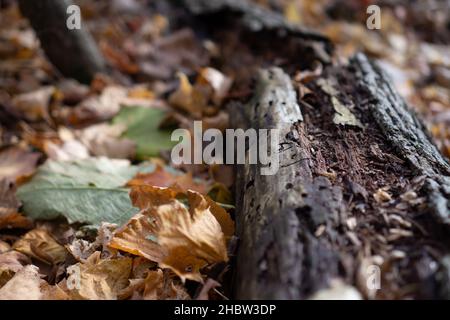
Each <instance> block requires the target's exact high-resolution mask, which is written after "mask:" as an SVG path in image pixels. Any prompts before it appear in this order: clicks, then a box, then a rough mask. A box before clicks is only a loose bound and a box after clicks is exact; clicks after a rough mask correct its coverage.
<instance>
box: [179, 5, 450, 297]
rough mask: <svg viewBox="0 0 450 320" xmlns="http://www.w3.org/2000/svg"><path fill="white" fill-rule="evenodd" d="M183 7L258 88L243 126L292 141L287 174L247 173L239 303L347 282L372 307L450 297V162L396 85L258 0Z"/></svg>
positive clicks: (239, 114)
mask: <svg viewBox="0 0 450 320" xmlns="http://www.w3.org/2000/svg"><path fill="white" fill-rule="evenodd" d="M176 2H177V3H179V4H181V5H183V7H184V8H185V9H186V11H187V12H188V14H189V15H190V16H195V17H196V19H195V20H188V21H189V23H190V25H193V26H194V27H195V28H196V29H199V30H200V32H199V33H200V34H205V33H206V34H208V35H209V36H210V37H211V38H212V39H214V40H215V41H219V42H220V43H221V44H222V46H221V49H222V51H223V52H222V55H223V57H222V62H221V64H220V66H219V67H220V68H222V69H221V70H224V71H225V72H227V71H228V70H229V71H230V73H232V74H234V75H235V87H237V88H238V91H239V90H241V87H242V88H247V91H245V90H243V91H244V92H250V91H251V92H253V94H252V98H251V100H250V101H249V102H247V103H242V102H237V101H232V102H231V103H230V104H229V111H230V112H229V113H230V118H231V121H232V126H234V127H238V128H244V129H245V128H254V129H271V128H277V129H278V130H279V132H280V142H279V150H278V152H279V162H280V163H279V170H278V172H277V173H276V174H275V175H262V174H261V166H260V165H249V164H246V165H237V166H236V171H237V178H236V182H235V186H236V192H235V194H236V204H237V207H236V223H237V235H238V237H239V238H240V240H239V245H238V252H237V257H236V260H235V261H236V270H235V280H234V291H235V292H234V294H235V298H241V299H302V298H308V297H311V296H312V295H314V294H315V293H317V292H318V291H320V290H321V289H326V288H329V287H330V286H336V283H338V282H336V281H334V279H339V281H340V283H344V284H345V285H343V286H342V287H341V290H342V288H344V289H345V290H346V289H350V286H351V287H356V288H357V289H358V292H359V293H360V294H361V296H362V297H364V298H375V297H376V298H411V297H412V298H448V297H450V263H449V261H450V257H449V252H450V240H449V239H450V237H449V236H448V235H449V232H448V231H449V222H450V165H449V163H448V162H447V160H445V159H444V158H443V156H442V155H441V154H440V153H439V151H438V150H437V148H436V147H435V146H434V144H433V143H432V141H431V138H430V137H429V136H428V135H427V133H426V130H425V129H424V126H423V125H422V124H421V122H420V121H419V120H418V119H417V117H416V116H415V115H414V113H413V112H412V111H411V110H410V109H409V108H408V106H407V105H406V103H405V102H404V100H403V99H402V98H401V97H400V96H399V95H398V94H397V93H396V91H395V89H394V88H393V85H392V84H391V81H390V79H389V77H387V76H386V75H385V74H384V72H383V71H381V70H380V69H379V68H378V67H377V66H376V64H374V63H373V62H371V61H370V60H368V59H367V58H366V57H365V56H364V55H362V54H358V55H356V56H355V57H354V58H353V59H351V60H350V62H349V63H348V64H346V65H333V63H332V60H333V59H332V58H331V57H332V45H331V44H330V42H329V41H328V39H326V37H323V36H321V35H320V34H317V33H316V32H313V31H311V30H307V29H304V28H299V27H294V26H291V25H289V24H288V23H286V22H285V21H284V19H283V18H282V17H281V16H280V15H278V14H275V13H273V12H270V11H267V10H264V9H261V8H257V7H255V6H254V5H250V4H248V2H246V1H240V0H178V1H176ZM202 20H203V21H204V22H205V23H204V25H203V26H201V25H199V21H202ZM235 39H238V40H236V41H233V40H235ZM249 53H251V59H250V58H248V54H249ZM243 61H245V62H243ZM316 61H320V62H321V64H322V66H323V71H319V72H311V70H316V71H317V70H319V69H320V68H319V69H316V66H317V64H316V63H315V62H316ZM271 65H277V66H279V67H270V66H271ZM261 67H264V68H263V69H262V70H261V71H259V72H257V71H256V70H258V69H260V68H261ZM300 70H309V73H310V75H309V76H306V77H305V78H304V79H303V80H301V78H302V77H300V80H298V79H297V77H295V74H296V73H297V72H298V71H300ZM311 73H313V74H314V76H312V77H311ZM251 77H256V85H255V86H254V87H252V85H251V80H250V78H251ZM309 78H312V79H313V80H310V79H309ZM242 83H244V84H245V85H243V86H241V84H242ZM297 93H300V96H298V95H297ZM247 153H248V151H247ZM247 155H248V154H247ZM370 266H376V267H379V269H380V281H381V283H380V287H379V290H377V287H375V288H372V287H369V286H368V285H367V280H368V276H370V275H369V274H367V270H369V268H368V267H370ZM353 292H355V291H353ZM353 296H354V295H353ZM339 297H340V298H342V297H343V293H342V291H341V293H340V294H339Z"/></svg>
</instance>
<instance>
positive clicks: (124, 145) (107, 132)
mask: <svg viewBox="0 0 450 320" xmlns="http://www.w3.org/2000/svg"><path fill="white" fill-rule="evenodd" d="M126 129H127V127H126V126H125V125H123V124H114V125H110V124H105V123H102V124H98V125H93V126H90V127H88V128H86V129H83V130H80V131H78V132H77V133H76V135H77V136H78V137H79V139H80V141H81V142H82V143H83V144H84V145H85V146H86V147H87V148H88V149H89V151H90V153H91V154H92V155H94V156H105V157H108V158H113V159H133V158H134V157H135V155H136V143H135V142H133V141H131V140H129V139H125V138H121V136H122V134H123V133H124V132H125V131H126Z"/></svg>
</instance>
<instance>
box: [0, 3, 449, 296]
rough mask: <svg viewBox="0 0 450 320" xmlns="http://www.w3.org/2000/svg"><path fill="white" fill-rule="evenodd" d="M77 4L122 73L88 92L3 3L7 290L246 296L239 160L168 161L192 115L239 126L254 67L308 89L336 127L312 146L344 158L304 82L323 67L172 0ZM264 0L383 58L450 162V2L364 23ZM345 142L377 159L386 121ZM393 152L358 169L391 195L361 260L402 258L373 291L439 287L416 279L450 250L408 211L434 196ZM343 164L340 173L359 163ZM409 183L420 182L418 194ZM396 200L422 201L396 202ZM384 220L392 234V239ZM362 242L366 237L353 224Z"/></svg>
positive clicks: (345, 45) (2, 234)
mask: <svg viewBox="0 0 450 320" xmlns="http://www.w3.org/2000/svg"><path fill="white" fill-rule="evenodd" d="M75 2H76V3H77V4H79V5H80V7H81V9H82V13H83V23H85V24H86V27H87V29H89V30H90V32H91V33H92V35H93V37H94V38H95V40H96V43H97V44H98V47H99V48H100V50H101V53H102V54H103V56H104V57H105V59H106V61H107V64H108V70H109V72H108V74H98V75H97V76H96V77H95V78H94V79H93V80H92V82H91V83H90V84H81V83H79V82H77V81H75V80H73V79H67V78H64V77H63V76H62V75H61V74H60V73H59V72H58V71H57V70H56V69H55V68H54V67H53V66H52V65H51V63H50V62H49V61H48V59H47V58H46V56H45V54H44V52H43V50H42V49H41V48H40V45H39V41H38V39H37V37H36V34H35V33H34V31H33V30H32V28H31V27H30V26H29V23H28V21H27V20H26V19H25V18H24V17H23V16H22V15H21V14H20V11H19V9H18V6H17V3H16V1H5V2H4V3H3V2H1V3H2V8H1V9H0V10H1V11H0V58H1V60H0V124H1V128H0V144H1V145H0V146H1V149H0V299H26V298H28V299H229V298H233V296H232V295H233V290H232V288H231V284H232V274H233V270H232V269H233V259H234V257H235V246H236V237H235V236H234V234H235V222H234V209H235V207H234V206H235V200H234V196H233V184H234V171H233V168H232V167H231V166H226V165H210V166H208V165H178V166H175V165H173V164H171V161H170V160H171V159H170V148H171V147H172V146H173V145H174V142H172V141H171V140H170V136H171V133H172V131H173V130H174V129H175V128H184V129H187V130H189V131H192V130H193V121H194V120H201V121H202V124H203V130H206V129H208V128H218V129H220V130H224V129H225V128H229V126H230V124H229V117H230V115H229V114H228V112H227V110H226V104H227V102H228V101H230V100H239V101H244V102H245V101H248V99H249V98H250V97H251V96H252V94H253V92H254V87H253V80H254V75H255V73H256V70H257V69H258V68H260V67H262V66H263V67H268V66H272V65H276V66H281V67H283V68H284V69H286V70H288V71H289V74H290V75H291V76H292V78H293V79H294V83H295V84H296V89H297V90H298V95H299V97H301V98H303V97H304V96H306V95H308V94H310V96H309V98H307V99H305V103H306V106H305V105H303V107H304V108H305V112H304V113H305V117H306V118H307V119H308V121H307V122H308V123H310V127H309V131H310V133H311V135H312V136H314V138H315V140H316V141H320V140H321V137H323V136H324V135H325V136H328V137H329V138H328V140H327V142H324V143H321V145H320V146H312V147H313V148H315V149H317V150H318V149H320V150H324V154H322V155H321V157H324V158H332V157H333V155H332V154H327V153H326V152H328V151H327V150H334V152H337V151H336V150H337V149H338V148H339V141H335V140H333V135H334V131H333V130H335V129H330V127H328V125H329V124H327V123H325V122H324V121H322V119H321V118H318V117H317V116H316V115H315V112H314V110H313V107H314V105H316V104H321V103H327V102H326V101H325V102H324V101H323V99H324V98H323V95H314V94H312V95H311V92H312V91H315V90H316V89H317V90H319V88H316V87H315V86H314V85H311V84H308V82H309V81H310V79H313V78H315V77H318V76H320V75H322V71H323V69H324V66H323V65H322V64H321V63H320V62H317V63H316V64H315V66H314V68H313V69H304V68H303V67H302V63H301V62H302V61H301V60H302V57H295V55H292V53H289V54H290V55H291V57H292V59H291V60H289V61H286V59H285V58H286V55H282V54H279V53H278V52H274V50H273V47H271V46H270V45H269V44H260V43H253V42H252V41H253V40H252V39H251V38H248V39H245V40H246V41H243V38H241V37H239V36H237V34H236V33H233V32H229V31H228V32H227V30H220V29H217V30H214V31H213V32H211V34H214V37H211V38H208V36H205V34H206V33H202V32H201V26H198V25H196V22H192V21H191V20H190V19H189V18H186V16H185V12H183V11H182V10H181V9H174V8H173V7H170V6H169V5H167V3H166V2H164V1H150V0H142V1H139V0H136V1H131V0H115V1H87V0H79V1H75ZM254 2H257V3H258V4H259V5H262V6H264V7H266V8H270V9H271V10H274V11H278V12H280V13H281V14H283V15H284V17H285V18H286V20H287V21H289V22H291V23H292V24H299V25H302V26H307V27H309V28H311V29H314V30H316V31H318V32H321V33H322V34H324V35H325V36H327V37H328V38H329V39H330V40H331V42H332V43H333V44H334V46H335V50H336V52H335V54H334V55H333V59H334V60H336V62H339V63H342V64H345V63H346V61H347V60H348V58H349V57H351V56H352V55H353V54H354V53H356V52H357V51H362V52H364V53H366V54H367V55H368V56H369V57H371V58H374V59H376V60H377V61H378V62H379V63H380V65H381V66H382V67H383V68H384V69H385V70H386V71H387V72H388V73H389V75H390V76H391V77H392V79H393V82H394V84H395V86H396V88H397V90H398V91H399V92H400V93H401V95H402V96H403V97H404V98H405V99H406V100H407V101H408V102H409V105H410V106H412V107H413V108H414V109H415V111H416V112H417V113H418V114H419V115H420V117H421V118H422V119H423V120H424V123H425V124H426V126H427V128H428V130H429V131H430V132H431V134H432V136H433V139H434V142H435V143H436V145H437V147H438V148H439V149H440V151H441V152H442V154H443V155H444V156H446V157H450V46H449V41H450V29H449V23H450V22H449V16H450V14H449V11H450V8H445V7H444V8H440V7H439V6H440V5H441V2H439V1H431V0H430V1H423V2H421V3H420V4H419V3H416V4H414V6H410V5H406V4H405V3H407V2H408V1H397V2H390V1H381V2H380V6H381V12H382V28H381V30H368V29H367V27H366V19H367V14H366V11H365V10H366V7H367V3H365V2H364V1H345V4H343V3H342V2H341V1H334V0H319V1H317V0H316V1H314V0H304V1H288V0H285V1H282V0H279V1H270V0H258V1H256V0H255V1H254ZM424 7H425V9H426V10H424ZM191 22H192V24H190V23H191ZM199 30H200V32H199ZM208 31H210V30H208ZM215 39H221V41H216V40H215ZM247 40H248V41H247ZM281 51H282V50H281V49H280V52H281ZM255 52H257V54H256V53H255ZM294 57H295V59H298V61H297V60H296V62H295V63H293V62H292V60H294ZM343 82H345V79H344V81H343ZM342 86H343V87H342V90H343V91H344V90H345V85H342ZM311 106H313V107H311ZM339 134H341V133H339ZM342 134H343V135H345V136H346V139H347V141H350V143H353V144H355V145H357V146H358V148H359V149H361V150H363V149H364V148H365V149H364V150H363V151H364V152H366V153H373V154H375V155H376V154H380V153H381V150H378V149H373V145H376V143H377V142H378V139H379V137H378V135H377V134H378V132H377V131H376V130H375V129H374V130H373V135H372V136H370V137H369V139H368V140H367V141H365V140H363V138H364V137H363V136H362V135H359V134H357V133H356V134H354V133H353V132H349V133H342ZM365 137H367V136H365ZM380 144H381V143H380ZM336 145H337V147H336ZM333 148H334V149H333ZM336 148H337V149H336ZM366 149H367V150H366ZM384 151H385V150H383V152H384ZM330 153H331V151H330ZM386 154H388V155H389V158H387V159H386V158H385V159H384V160H383V161H382V163H383V167H380V168H379V170H378V171H376V170H375V171H374V172H372V173H373V175H374V181H375V180H377V179H378V178H379V177H382V179H383V181H382V184H383V186H384V187H382V186H381V185H378V184H377V183H373V184H370V185H369V184H366V185H365V184H364V183H365V182H364V181H366V179H364V178H361V179H360V177H358V176H351V178H352V179H353V181H355V182H358V183H360V184H362V185H363V186H364V187H365V188H366V189H367V190H369V191H370V193H371V194H373V197H374V198H375V199H376V201H378V202H379V203H380V206H379V208H378V209H377V210H375V211H376V212H375V211H374V212H369V213H367V214H365V218H364V219H366V220H364V219H363V220H364V221H360V223H361V224H362V225H363V227H362V228H360V229H358V235H359V236H364V237H367V238H374V239H375V240H373V241H371V243H376V244H377V245H379V248H375V249H373V250H375V251H377V252H379V253H380V254H379V255H372V256H371V261H365V260H364V261H363V262H364V263H367V264H370V263H377V261H372V260H377V259H378V260H379V259H382V258H381V256H382V253H383V252H384V251H386V250H389V255H390V256H391V257H394V258H393V259H394V260H395V261H396V262H395V266H396V267H395V268H391V269H389V268H390V266H385V268H387V269H389V272H386V274H387V278H386V279H384V281H387V282H388V283H389V285H387V286H385V287H384V289H383V290H382V292H379V293H377V294H374V293H372V292H364V294H363V296H364V297H367V298H381V299H383V298H384V299H386V298H387V299H392V298H397V299H399V298H400V299H402V298H417V297H420V294H423V295H424V296H427V294H428V293H427V292H425V293H423V292H421V293H420V294H419V293H418V289H417V286H416V284H415V282H414V281H415V280H416V278H417V276H416V274H420V273H421V272H422V271H423V272H424V273H427V272H429V271H430V270H431V269H433V268H435V266H433V263H434V261H435V260H436V257H441V256H442V254H443V253H442V252H441V251H440V246H441V244H439V243H438V240H437V239H435V238H434V237H433V235H429V232H428V231H429V230H427V227H426V226H422V225H421V224H417V223H416V222H415V220H414V219H409V218H408V219H405V218H404V214H403V211H405V210H412V209H411V208H416V207H417V206H420V205H421V201H422V202H423V198H421V197H417V194H415V193H414V191H411V190H413V189H414V186H415V185H419V184H420V183H421V181H420V179H416V180H414V179H409V178H408V179H403V177H409V176H411V172H409V171H408V172H404V171H401V170H403V169H399V168H400V167H401V166H402V164H403V161H402V160H401V159H399V158H397V157H396V156H395V155H394V154H390V153H389V152H384V156H385V155H386ZM355 158H358V159H360V160H361V161H359V162H356V164H357V165H359V166H360V167H361V170H364V166H369V164H367V163H365V162H364V161H365V160H364V159H365V156H363V155H360V154H356V155H355ZM347 160H348V159H347ZM318 161H319V160H318ZM323 161H325V160H323ZM353 163H355V162H353ZM334 165H335V167H336V171H338V172H339V171H345V170H347V169H348V168H344V167H343V166H347V165H348V166H350V165H351V163H346V161H342V162H340V163H335V164H334ZM370 165H372V164H370ZM325 171H327V170H325ZM356 171H358V170H356ZM327 172H328V173H329V171H327ZM329 174H330V175H333V172H331V173H329ZM368 174H369V173H368ZM358 179H359V180H358ZM405 181H406V182H405ZM366 182H367V181H366ZM377 182H379V181H377ZM386 186H387V187H386ZM406 186H408V188H409V187H411V186H412V187H411V190H410V191H409V193H408V191H407V190H405V188H406ZM393 193H395V194H397V193H398V194H399V197H400V194H401V196H402V197H404V198H402V200H404V201H405V202H408V208H405V207H402V206H401V205H400V203H396V204H394V205H396V206H388V205H387V204H386V202H389V200H390V197H391V196H392V194H393ZM363 196H364V197H366V196H367V195H363ZM371 196H372V195H371ZM409 206H410V207H409ZM353 209H355V210H359V209H358V208H353ZM175 213H176V214H175ZM381 217H383V218H381ZM383 219H384V220H389V221H390V224H389V223H387V222H386V221H384V220H383ZM349 223H350V224H352V223H356V220H351V219H350V220H349ZM364 225H366V226H368V227H366V228H364ZM387 228H389V230H391V231H392V229H395V232H393V233H391V234H388V235H386V234H384V233H383V232H382V231H383V230H384V229H387ZM412 228H416V229H415V231H414V232H412V231H410V229H412ZM374 230H375V231H374ZM380 230H381V231H380ZM417 230H420V232H419V231H417ZM417 234H420V235H421V236H418V237H417V238H414V237H416V235H417ZM413 236H414V237H413ZM389 237H391V238H392V239H391V238H389ZM350 238H351V239H350V240H352V241H354V242H355V241H356V242H357V241H358V238H357V237H356V235H355V234H353V233H352V234H351V236H350ZM355 239H356V240H355ZM399 239H400V240H399ZM405 239H406V240H405ZM397 240H399V241H400V242H401V245H400V247H401V246H403V247H404V248H409V249H411V250H417V252H418V253H417V255H419V256H420V257H415V259H416V261H418V262H417V263H416V262H415V265H414V266H415V268H416V269H417V270H415V271H414V272H412V271H411V270H410V267H411V264H410V262H407V261H406V260H407V259H405V262H398V261H399V260H400V261H403V260H402V259H403V258H405V256H406V255H408V252H405V251H404V250H401V249H397V248H396V247H395V243H394V244H393V243H392V242H395V241H397ZM400 242H399V243H400ZM424 243H425V245H424ZM416 244H420V247H419V245H417V246H416ZM424 246H425V247H426V248H427V249H426V250H422V249H423V247H424ZM358 250H359V251H364V250H371V248H367V247H366V248H363V249H358ZM359 251H358V252H359ZM425 251H426V252H425ZM358 252H356V253H355V252H353V251H352V250H350V249H349V252H348V254H354V255H357V254H358ZM413 274H414V275H413ZM422 276H423V277H426V275H422ZM363 280H365V279H363ZM363 280H360V281H363ZM357 281H358V280H356V282H357ZM25 284H26V285H25ZM422 289H423V288H422ZM430 290H432V289H430ZM430 295H431V294H430Z"/></svg>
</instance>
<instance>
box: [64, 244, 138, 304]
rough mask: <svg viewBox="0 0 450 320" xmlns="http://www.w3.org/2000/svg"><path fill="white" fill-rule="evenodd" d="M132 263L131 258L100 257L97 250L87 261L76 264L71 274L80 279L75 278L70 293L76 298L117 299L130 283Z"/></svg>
mask: <svg viewBox="0 0 450 320" xmlns="http://www.w3.org/2000/svg"><path fill="white" fill-rule="evenodd" d="M131 265H132V259H131V258H127V257H122V258H116V259H100V252H96V253H94V254H93V255H92V256H91V257H89V259H88V260H87V261H86V262H85V263H78V264H76V265H74V268H75V269H74V270H75V272H74V274H73V275H71V276H73V277H79V279H74V281H73V283H72V285H71V286H70V288H69V289H70V294H71V296H72V297H73V298H74V299H89V300H115V299H117V296H118V294H119V292H120V291H122V290H123V289H124V288H125V287H127V285H128V278H129V276H130V273H131ZM77 268H78V269H77Z"/></svg>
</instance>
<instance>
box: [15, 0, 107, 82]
mask: <svg viewBox="0 0 450 320" xmlns="http://www.w3.org/2000/svg"><path fill="white" fill-rule="evenodd" d="M72 4H73V3H72V1H71V0H39V1H29V0H20V1H19V6H20V10H21V11H22V13H23V15H24V16H25V17H27V18H28V19H29V21H30V23H31V26H32V27H33V29H34V30H35V32H36V34H37V36H38V37H39V40H40V42H41V46H42V48H43V49H44V51H45V54H46V55H47V57H48V58H49V60H50V61H51V63H52V64H53V65H54V66H55V67H56V68H57V69H58V70H59V71H60V72H61V73H62V74H63V75H64V76H66V77H70V78H75V79H77V80H79V81H81V82H85V83H88V82H89V81H90V80H91V79H92V78H93V76H94V75H95V73H97V72H102V71H105V62H104V60H103V57H102V55H101V53H100V52H99V50H98V48H97V45H96V44H95V42H94V40H93V38H92V37H91V35H90V34H89V32H88V31H87V30H86V29H85V28H83V22H82V23H81V29H74V30H68V29H67V26H66V21H67V18H68V17H69V16H68V14H67V8H68V7H69V6H70V5H72Z"/></svg>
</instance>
